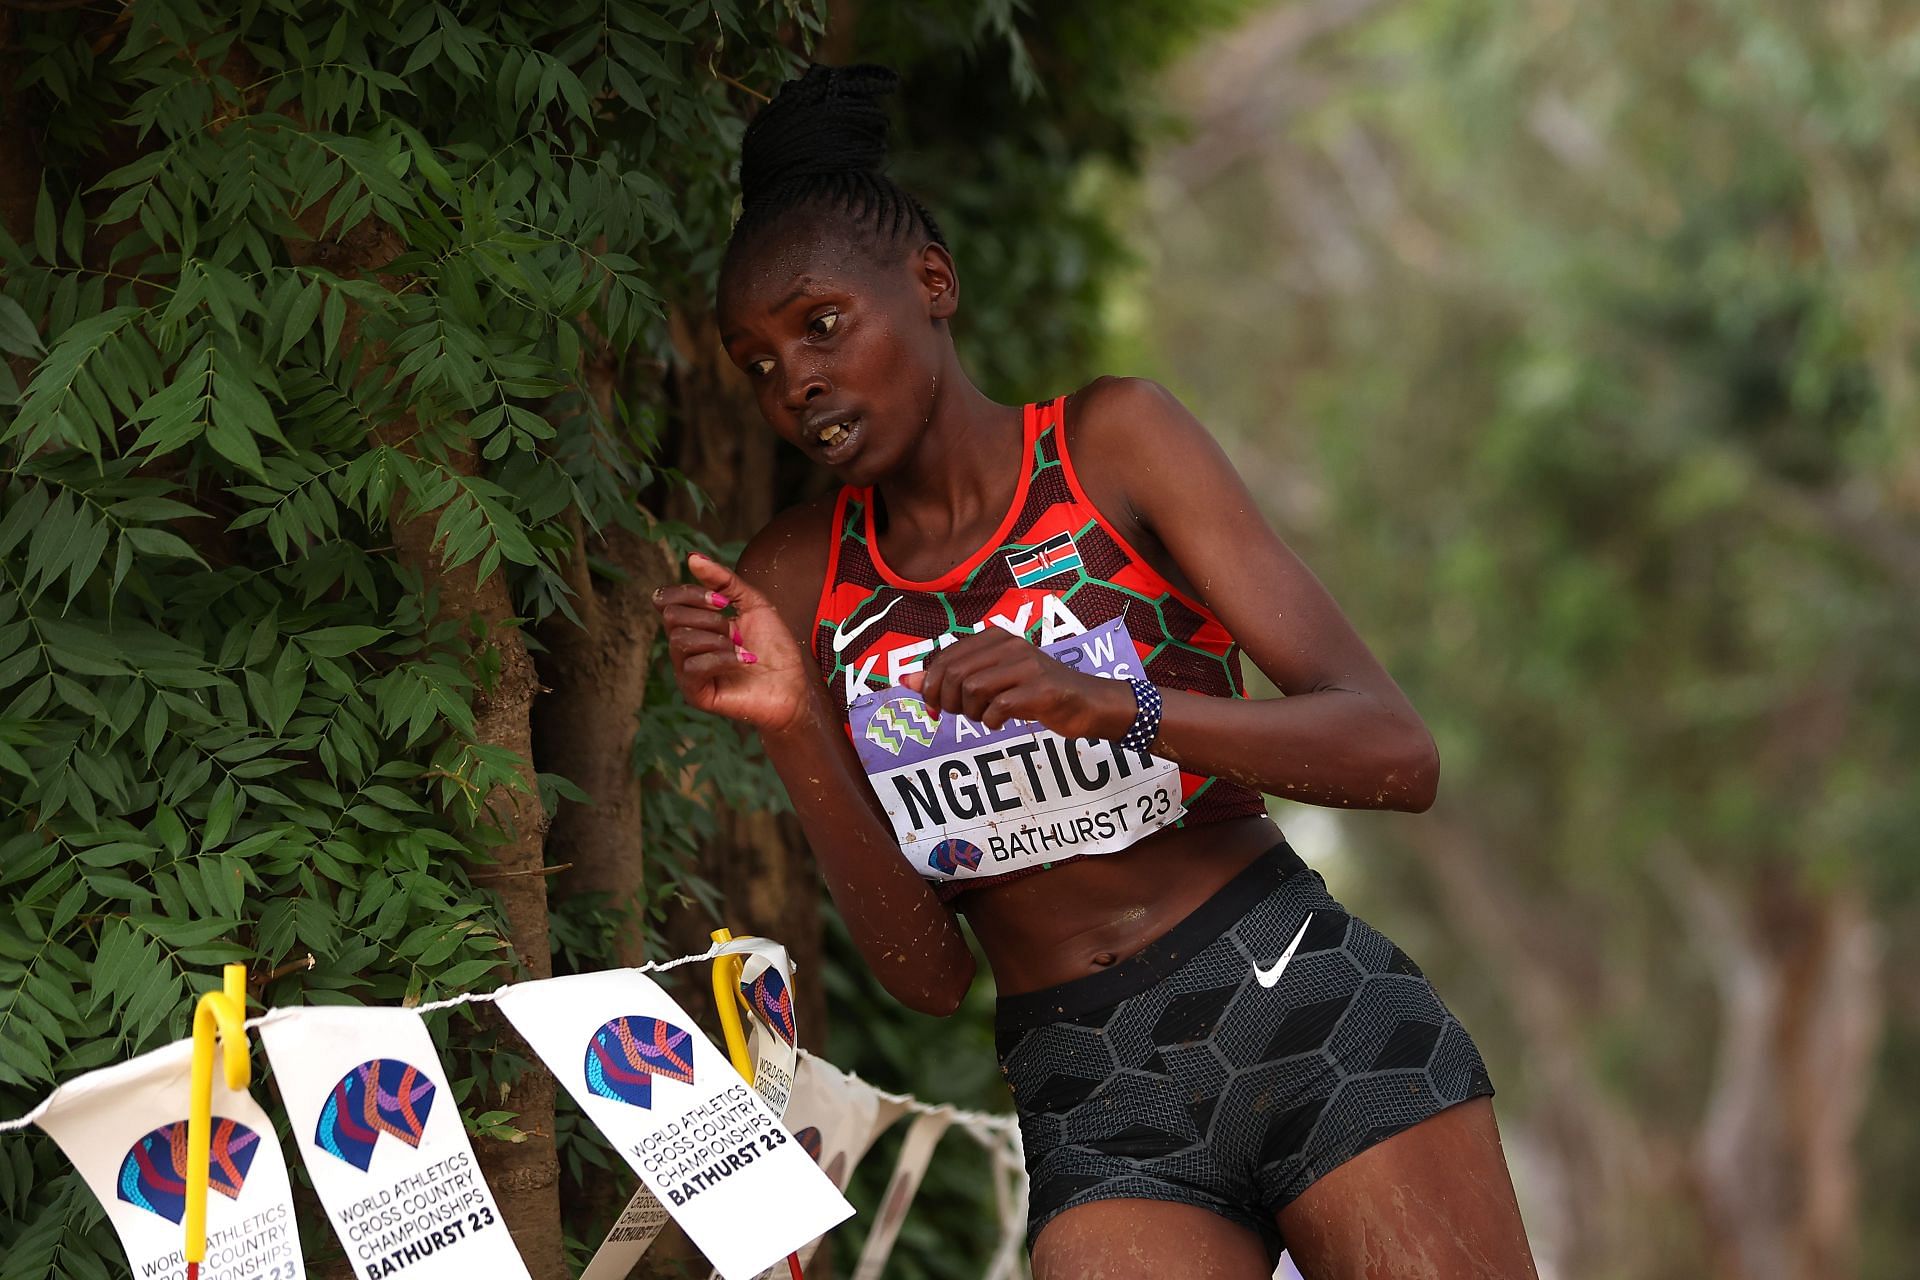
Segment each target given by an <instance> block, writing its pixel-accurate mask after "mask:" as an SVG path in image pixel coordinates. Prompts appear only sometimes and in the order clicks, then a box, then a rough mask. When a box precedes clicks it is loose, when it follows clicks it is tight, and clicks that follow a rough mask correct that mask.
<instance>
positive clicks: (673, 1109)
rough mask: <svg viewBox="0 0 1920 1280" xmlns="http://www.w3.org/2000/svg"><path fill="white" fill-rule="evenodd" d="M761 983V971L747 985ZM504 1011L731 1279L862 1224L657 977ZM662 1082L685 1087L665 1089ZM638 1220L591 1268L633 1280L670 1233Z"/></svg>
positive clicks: (580, 988)
mask: <svg viewBox="0 0 1920 1280" xmlns="http://www.w3.org/2000/svg"><path fill="white" fill-rule="evenodd" d="M780 951H782V949H781V948H778V947H776V946H774V944H771V943H767V942H766V941H765V940H764V939H744V938H743V939H738V940H736V941H735V942H733V943H723V944H721V946H720V947H718V948H716V952H717V953H718V954H720V955H729V954H744V955H746V956H748V958H749V959H750V960H754V961H758V960H763V959H767V958H768V956H769V955H770V954H772V953H776V952H780ZM758 976H759V974H758V973H757V972H754V971H752V970H748V971H747V976H746V977H745V978H744V979H743V980H746V981H751V980H752V978H756V977H758ZM782 976H783V977H784V975H782ZM728 977H729V978H731V975H728ZM735 989H736V988H735V984H734V983H733V982H731V981H729V982H728V983H727V984H725V985H723V986H722V987H721V988H720V989H719V990H720V994H723V995H725V996H727V998H728V999H730V1000H733V999H737V998H738V997H736V996H735V994H734V992H735ZM495 1003H496V1004H497V1005H498V1006H499V1008H500V1011H501V1012H502V1013H504V1014H505V1015H506V1017H507V1020H508V1021H509V1022H511V1023H512V1024H513V1026H514V1029H515V1030H516V1031H518V1032H519V1033H520V1035H521V1036H522V1037H523V1038H524V1039H525V1040H526V1042H527V1045H528V1047H529V1048H531V1049H532V1050H533V1051H534V1052H535V1053H537V1054H539V1055H540V1058H541V1059H542V1060H543V1061H544V1062H545V1063H546V1064H547V1066H548V1067H550V1068H551V1069H552V1070H553V1074H554V1076H555V1078H556V1079H558V1081H559V1082H560V1084H561V1085H562V1087H564V1088H565V1089H566V1090H567V1092H568V1093H570V1094H572V1095H573V1098H574V1100H575V1101H576V1102H578V1103H579V1104H580V1110H581V1111H582V1112H583V1113H584V1114H585V1115H586V1118H587V1119H588V1120H589V1121H591V1122H592V1123H593V1125H594V1126H595V1127H596V1128H598V1129H599V1130H600V1131H601V1132H602V1133H603V1134H605V1135H606V1137H607V1139H608V1140H609V1141H610V1142H611V1144H612V1146H613V1149H614V1150H615V1151H617V1152H619V1153H620V1156H621V1158H622V1159H624V1160H625V1161H626V1162H627V1164H628V1165H629V1166H630V1167H631V1168H632V1169H633V1171H634V1172H635V1173H637V1174H639V1175H640V1181H641V1184H642V1185H643V1186H644V1187H645V1188H646V1190H647V1193H648V1195H649V1196H650V1197H651V1198H652V1199H654V1200H656V1201H658V1202H659V1203H660V1204H661V1205H662V1206H663V1207H665V1208H666V1210H667V1211H668V1212H669V1213H671V1214H672V1215H673V1217H674V1218H675V1220H677V1221H678V1222H679V1224H680V1225H681V1227H683V1228H684V1229H685V1230H686V1233H687V1237H688V1239H689V1240H691V1241H692V1242H693V1245H694V1247H695V1248H697V1249H699V1250H700V1251H701V1252H702V1253H704V1254H706V1255H707V1261H709V1262H711V1263H712V1264H713V1266H714V1269H715V1270H717V1271H718V1272H719V1273H720V1274H721V1275H722V1276H723V1277H725V1278H726V1280H749V1277H752V1276H755V1275H758V1274H759V1272H760V1271H761V1269H762V1268H764V1267H767V1266H770V1265H772V1264H774V1263H777V1262H779V1261H780V1260H781V1259H783V1258H785V1257H786V1256H787V1255H788V1254H789V1253H792V1252H793V1251H794V1250H796V1249H798V1248H799V1247H800V1246H801V1245H803V1244H805V1243H806V1242H807V1241H809V1240H811V1239H813V1238H814V1237H816V1236H818V1235H820V1234H821V1233H822V1232H824V1231H826V1230H827V1229H828V1228H829V1227H831V1226H833V1225H834V1224H835V1223H837V1222H839V1221H841V1220H843V1219H845V1218H847V1217H850V1216H851V1215H852V1213H853V1206H851V1205H849V1204H848V1203H847V1202H846V1199H845V1198H844V1197H843V1196H841V1195H840V1193H839V1192H838V1191H837V1190H835V1189H834V1186H833V1184H832V1183H831V1182H829V1181H827V1179H826V1176H825V1175H824V1174H823V1173H822V1172H821V1171H820V1169H819V1167H818V1166H817V1165H815V1164H814V1163H813V1161H811V1160H809V1159H807V1155H806V1152H804V1151H802V1150H801V1149H800V1144H799V1143H797V1142H795V1141H794V1140H793V1136H792V1135H791V1134H790V1133H788V1132H787V1130H786V1129H785V1128H784V1127H782V1125H781V1124H780V1121H779V1119H778V1117H777V1116H776V1115H775V1114H774V1113H773V1112H772V1111H771V1110H769V1109H768V1107H767V1104H766V1103H765V1102H764V1101H762V1100H761V1098H760V1096H759V1095H758V1094H757V1093H756V1092H755V1091H754V1090H753V1089H752V1088H750V1087H749V1086H748V1085H747V1083H746V1081H744V1080H743V1079H741V1077H740V1076H739V1075H738V1074H736V1073H735V1072H734V1071H733V1070H731V1069H730V1067H729V1066H728V1063H727V1059H726V1058H725V1057H724V1056H722V1055H721V1053H720V1051H719V1050H718V1049H716V1048H714V1046H713V1044H712V1043H711V1042H710V1041H709V1040H708V1039H707V1038H706V1037H705V1036H704V1035H702V1034H700V1032H699V1031H697V1030H695V1029H693V1028H694V1026H695V1024H694V1022H693V1020H692V1019H690V1018H689V1017H688V1016H687V1011H686V1010H685V1009H682V1008H681V1007H680V1006H679V1005H677V1004H675V1003H674V1002H673V998H672V997H671V996H669V995H668V994H667V993H666V992H665V991H662V990H661V989H660V986H659V984H657V983H655V982H654V981H653V980H652V979H650V978H648V977H647V975H646V974H644V973H641V972H638V971H637V970H634V969H613V970H609V971H607V972H604V973H576V974H569V975H568V976H566V977H564V978H543V979H540V980H539V981H535V982H518V983H514V984H513V985H512V986H509V987H506V988H504V989H502V990H501V991H499V992H498V993H496V995H495ZM613 1014H619V1015H620V1016H618V1017H611V1016H610V1015H613ZM758 1016H759V1015H758V1014H755V1015H754V1017H755V1020H756V1021H757V1020H758ZM768 1039H769V1040H772V1041H775V1042H776V1043H777V1042H778V1040H779V1037H777V1036H773V1035H771V1034H769V1036H768ZM583 1045H584V1046H585V1048H586V1052H585V1053H584V1054H583V1053H582V1052H581V1047H582V1046H583ZM656 1075H665V1076H668V1077H670V1078H671V1079H673V1080H676V1081H678V1082H679V1083H676V1084H671V1085H667V1086H665V1087H663V1088H661V1089H659V1090H657V1091H656V1090H655V1089H654V1088H653V1077H654V1076H656ZM628 1208H629V1212H628V1213H625V1214H622V1215H621V1216H622V1219H623V1222H624V1225H623V1226H621V1227H618V1228H616V1232H617V1238H612V1239H609V1240H607V1241H605V1242H603V1244H602V1247H601V1251H600V1254H599V1255H597V1256H596V1261H595V1262H593V1263H590V1264H589V1272H590V1274H592V1275H593V1276H594V1277H595V1280H599V1277H602V1276H605V1277H609V1278H610V1280H611V1278H612V1277H623V1276H625V1275H626V1274H627V1272H628V1271H629V1270H631V1269H632V1267H631V1261H632V1259H635V1258H637V1257H638V1256H639V1255H640V1254H641V1253H642V1252H643V1251H644V1250H645V1248H646V1246H647V1244H648V1243H649V1242H650V1241H651V1239H652V1237H653V1235H654V1234H656V1233H657V1231H658V1225H657V1223H656V1222H649V1221H648V1220H647V1218H648V1216H649V1215H646V1214H645V1212H644V1210H645V1206H644V1205H640V1204H633V1205H629V1207H628ZM406 1280H413V1278H412V1277H407V1278H406ZM489 1280H491V1277H489Z"/></svg>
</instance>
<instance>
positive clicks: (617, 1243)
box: [580, 937, 846, 1280]
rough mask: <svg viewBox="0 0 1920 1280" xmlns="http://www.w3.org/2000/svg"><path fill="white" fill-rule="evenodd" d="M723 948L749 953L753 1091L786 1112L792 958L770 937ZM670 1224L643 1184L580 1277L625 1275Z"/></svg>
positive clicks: (743, 987)
mask: <svg viewBox="0 0 1920 1280" xmlns="http://www.w3.org/2000/svg"><path fill="white" fill-rule="evenodd" d="M719 954H721V955H744V956H745V957H746V961H745V963H744V964H743V965H742V967H741V970H740V1000H741V1003H742V1004H744V1005H745V1006H746V1009H747V1052H748V1053H749V1054H750V1055H751V1056H752V1057H753V1064H754V1072H753V1091H754V1092H755V1093H757V1094H759V1095H760V1100H761V1101H762V1102H764V1103H766V1104H767V1109H768V1110H770V1111H772V1112H773V1114H774V1115H776V1116H784V1115H785V1114H786V1111H787V1101H788V1099H789V1098H790V1097H791V1096H792V1093H793V1081H794V1074H795V1068H796V1067H797V1065H798V1062H799V1057H800V1043H799V1033H798V1029H797V1028H796V1027H795V1025H794V1017H793V1014H794V1009H793V964H792V962H791V961H789V960H788V959H787V949H786V948H785V947H783V946H781V945H780V944H779V943H777V942H772V941H769V940H768V939H766V938H757V937H747V938H735V939H733V940H731V941H729V942H727V943H725V944H724V945H723V946H721V948H720V950H719ZM788 1127H789V1128H791V1127H792V1126H788ZM834 1185H835V1186H837V1187H840V1188H841V1189H842V1190H844V1189H845V1188H846V1183H844V1182H836V1183H835V1184H834ZM666 1225H667V1211H666V1210H665V1209H663V1208H662V1207H661V1206H660V1201H659V1200H658V1199H656V1198H655V1197H654V1194H653V1192H651V1191H649V1190H647V1188H646V1185H645V1184H644V1183H643V1184H641V1186H640V1187H639V1189H638V1190H636V1191H635V1192H634V1193H633V1199H631V1200H629V1201H627V1207H626V1208H625V1209H623V1210H621V1212H620V1217H619V1218H618V1219H617V1220H615V1222H614V1224H613V1227H612V1228H611V1229H610V1230H609V1231H608V1232H607V1235H606V1238H605V1239H604V1240H602V1241H601V1242H600V1247H599V1248H598V1249H595V1250H594V1251H593V1258H592V1259H591V1260H590V1261H589V1262H588V1263H587V1269H586V1270H585V1271H582V1272H581V1273H580V1280H624V1277H625V1276H626V1275H627V1273H628V1272H630V1271H632V1270H633V1264H634V1263H636V1262H638V1261H640V1258H641V1256H642V1255H644V1254H645V1253H646V1251H647V1250H648V1249H649V1248H651V1247H652V1246H653V1242H654V1240H655V1239H656V1238H657V1237H658V1236H659V1234H660V1232H661V1230H662V1229H663V1228H664V1227H665V1226H666ZM802 1261H803V1262H804V1261H805V1259H802ZM775 1269H777V1270H779V1271H780V1272H781V1273H782V1274H784V1273H785V1271H786V1268H785V1267H784V1266H780V1267H777V1268H775Z"/></svg>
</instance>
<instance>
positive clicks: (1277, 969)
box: [1253, 911, 1313, 987]
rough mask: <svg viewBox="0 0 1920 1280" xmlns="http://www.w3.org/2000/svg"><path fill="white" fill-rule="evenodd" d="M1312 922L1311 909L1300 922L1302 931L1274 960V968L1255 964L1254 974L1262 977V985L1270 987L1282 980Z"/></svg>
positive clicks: (1259, 977)
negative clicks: (1264, 967)
mask: <svg viewBox="0 0 1920 1280" xmlns="http://www.w3.org/2000/svg"><path fill="white" fill-rule="evenodd" d="M1312 923H1313V912H1311V911H1309V912H1307V918H1306V919H1305V920H1302V921H1301V922H1300V932H1298V933H1296V934H1294V935H1293V941H1292V942H1289V943H1288V944H1287V949H1286V950H1285V951H1282V952H1281V953H1280V958H1279V959H1278V960H1275V961H1274V962H1273V967H1272V968H1270V969H1262V968H1261V967H1260V966H1259V965H1257V964H1256V965H1254V966H1253V976H1254V977H1256V978H1258V979H1260V985H1261V986H1263V987H1270V986H1272V985H1273V984H1274V983H1276V982H1278V981H1280V975H1281V973H1283V972H1285V970H1286V967H1287V962H1288V961H1290V960H1292V959H1293V953H1294V952H1295V951H1297V950H1298V949H1299V947H1300V939H1302V938H1304V937H1306V936H1307V926H1308V925H1310V924H1312Z"/></svg>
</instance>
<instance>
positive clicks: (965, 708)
mask: <svg viewBox="0 0 1920 1280" xmlns="http://www.w3.org/2000/svg"><path fill="white" fill-rule="evenodd" d="M1020 678H1021V673H1020V672H1018V671H1016V670H1012V669H1009V668H1007V667H1004V666H992V667H987V668H986V669H984V670H980V671H973V672H969V673H968V674H967V675H966V677H965V678H964V679H962V680H961V681H960V685H959V698H960V713H961V714H962V715H964V716H966V718H967V719H969V720H979V719H980V718H981V717H982V716H984V715H986V714H987V705H988V704H989V703H991V702H992V701H993V700H994V699H995V698H997V697H999V696H1000V695H1001V694H1003V693H1006V692H1007V691H1008V690H1010V689H1015V688H1017V687H1018V686H1019V684H1020Z"/></svg>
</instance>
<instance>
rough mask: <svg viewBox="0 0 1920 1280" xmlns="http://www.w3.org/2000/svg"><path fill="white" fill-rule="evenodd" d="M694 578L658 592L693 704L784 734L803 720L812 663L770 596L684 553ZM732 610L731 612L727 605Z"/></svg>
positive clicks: (677, 673) (679, 673)
mask: <svg viewBox="0 0 1920 1280" xmlns="http://www.w3.org/2000/svg"><path fill="white" fill-rule="evenodd" d="M687 568H688V569H689V570H690V571H691V572H692V574H693V577H694V581H693V582H692V583H691V584H679V585H675V586H670V587H661V588H660V589H659V590H658V591H655V592H654V593H653V605H654V608H656V609H658V610H659V611H660V617H661V623H662V625H663V626H665V627H666V629H667V653H668V655H669V656H670V657H671V658H672V659H673V674H674V677H675V678H676V679H677V680H678V681H679V683H680V692H681V693H682V694H684V695H685V696H686V699H687V703H688V705H690V706H694V707H698V708H699V709H700V710H702V711H711V712H713V713H714V714H716V715H722V716H726V717H727V718H728V719H730V720H739V721H743V722H745V723H747V724H750V725H753V726H754V727H755V728H757V729H759V730H760V731H761V732H762V733H779V732H782V731H784V730H786V729H788V728H791V727H793V726H794V725H795V724H797V723H798V722H799V721H800V720H802V719H803V718H804V716H805V714H806V712H807V711H808V709H809V706H810V703H809V698H810V696H811V694H812V689H811V688H810V687H809V686H810V679H809V678H810V676H811V674H812V666H811V664H809V663H808V662H807V659H806V655H805V654H803V653H802V652H801V650H800V646H799V645H798V644H797V643H796V642H795V641H794V638H793V633H792V632H791V631H789V630H788V629H787V624H786V623H785V622H784V621H782V620H781V617H780V615H779V613H778V612H776V611H775V609H774V607H773V605H772V603H771V602H769V601H768V600H767V598H766V597H765V596H763V595H761V594H760V593H759V592H758V591H756V590H754V589H753V588H752V587H750V586H748V585H747V584H746V583H745V582H743V581H741V579H740V578H739V577H738V576H736V575H735V574H734V572H733V571H732V570H731V569H729V568H727V567H726V566H725V565H723V564H721V563H719V562H718V561H716V560H709V559H708V558H707V557H705V556H702V555H692V556H688V557H687ZM728 608H731V609H732V610H733V611H734V613H733V616H732V617H728V616H727V614H726V613H725V612H723V611H724V610H726V609H728Z"/></svg>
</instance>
